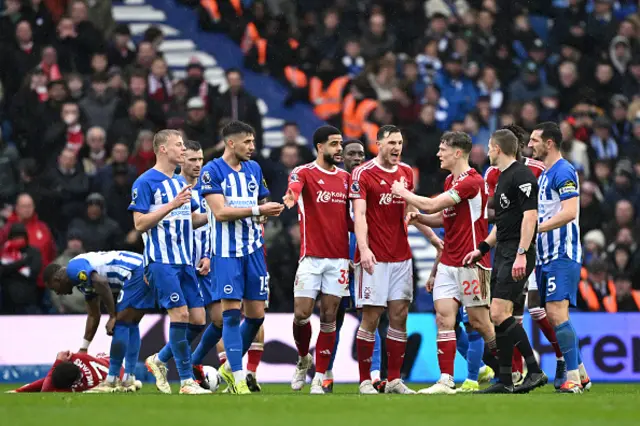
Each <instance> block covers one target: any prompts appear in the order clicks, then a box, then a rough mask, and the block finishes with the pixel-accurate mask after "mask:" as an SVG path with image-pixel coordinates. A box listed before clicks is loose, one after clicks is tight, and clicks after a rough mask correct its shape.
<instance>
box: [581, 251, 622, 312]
mask: <svg viewBox="0 0 640 426" xmlns="http://www.w3.org/2000/svg"><path fill="white" fill-rule="evenodd" d="M585 269H586V272H587V274H586V277H585V276H584V275H585V273H584V272H585ZM582 272H583V273H582V275H583V276H582V277H581V278H582V279H581V280H580V284H579V285H578V297H577V302H576V306H577V308H578V309H580V310H581V311H591V312H600V311H603V310H604V306H603V305H602V300H603V299H604V298H605V297H606V296H608V295H610V294H611V293H613V292H615V287H614V284H613V281H611V280H609V279H608V274H607V264H606V262H605V261H604V260H594V261H593V262H591V263H590V264H589V266H588V267H587V268H582Z"/></svg>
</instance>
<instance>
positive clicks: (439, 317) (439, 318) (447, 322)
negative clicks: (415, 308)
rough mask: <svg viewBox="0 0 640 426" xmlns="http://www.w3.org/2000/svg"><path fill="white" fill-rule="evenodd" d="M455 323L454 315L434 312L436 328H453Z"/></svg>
mask: <svg viewBox="0 0 640 426" xmlns="http://www.w3.org/2000/svg"><path fill="white" fill-rule="evenodd" d="M455 323H456V320H455V316H451V315H443V314H442V313H436V326H437V327H438V330H453V327H454V326H455Z"/></svg>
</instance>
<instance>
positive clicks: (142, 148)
mask: <svg viewBox="0 0 640 426" xmlns="http://www.w3.org/2000/svg"><path fill="white" fill-rule="evenodd" d="M155 163H156V154H155V153H154V152H153V132H152V131H150V130H142V131H141V132H140V133H138V139H136V147H135V149H134V150H133V155H132V156H131V158H130V159H129V164H131V165H132V166H134V167H135V170H136V175H137V176H140V175H141V174H142V173H144V172H146V171H147V170H149V169H150V168H151V167H153V166H154V164H155Z"/></svg>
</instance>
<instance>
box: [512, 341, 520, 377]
mask: <svg viewBox="0 0 640 426" xmlns="http://www.w3.org/2000/svg"><path fill="white" fill-rule="evenodd" d="M511 372H512V373H520V374H522V354H521V353H520V351H519V350H518V348H517V347H516V346H514V347H513V356H512V357H511Z"/></svg>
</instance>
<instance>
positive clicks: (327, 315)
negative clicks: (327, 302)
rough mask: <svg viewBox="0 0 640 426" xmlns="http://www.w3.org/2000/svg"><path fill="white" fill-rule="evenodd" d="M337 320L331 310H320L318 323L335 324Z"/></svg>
mask: <svg viewBox="0 0 640 426" xmlns="http://www.w3.org/2000/svg"><path fill="white" fill-rule="evenodd" d="M336 318H337V315H336V312H335V311H333V310H331V309H322V310H321V311H320V321H321V322H326V323H332V322H335V321H336Z"/></svg>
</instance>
